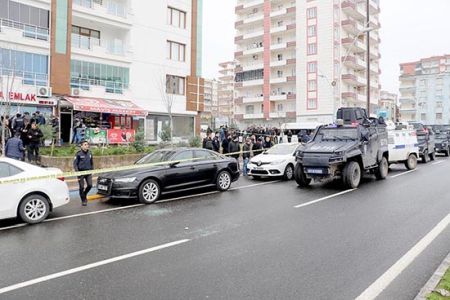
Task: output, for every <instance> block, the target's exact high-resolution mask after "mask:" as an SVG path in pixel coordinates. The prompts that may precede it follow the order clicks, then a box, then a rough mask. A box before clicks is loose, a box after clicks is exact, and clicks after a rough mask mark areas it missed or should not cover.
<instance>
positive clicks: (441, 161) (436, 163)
mask: <svg viewBox="0 0 450 300" xmlns="http://www.w3.org/2000/svg"><path fill="white" fill-rule="evenodd" d="M444 162H445V160H440V161H437V162H434V163H432V165H438V164H442V163H444Z"/></svg>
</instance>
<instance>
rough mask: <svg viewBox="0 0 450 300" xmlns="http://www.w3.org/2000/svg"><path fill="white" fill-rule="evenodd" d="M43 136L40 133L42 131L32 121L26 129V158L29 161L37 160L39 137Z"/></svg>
mask: <svg viewBox="0 0 450 300" xmlns="http://www.w3.org/2000/svg"><path fill="white" fill-rule="evenodd" d="M43 136H44V134H42V131H41V130H40V129H39V128H38V127H37V125H36V123H32V124H31V128H30V130H28V139H29V140H30V147H29V153H28V158H29V160H30V162H31V161H34V162H35V163H37V162H38V160H39V147H40V145H41V139H42V137H43Z"/></svg>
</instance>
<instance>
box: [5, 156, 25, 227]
mask: <svg viewBox="0 0 450 300" xmlns="http://www.w3.org/2000/svg"><path fill="white" fill-rule="evenodd" d="M22 172H23V170H21V169H19V168H17V167H15V166H13V165H11V164H9V163H7V162H0V180H9V179H14V178H15V177H17V175H18V174H20V173H22ZM21 184H26V183H21ZM20 191H21V189H20V186H19V183H0V195H2V197H1V199H0V219H5V218H14V217H16V213H17V205H18V203H19V201H20V200H21V199H20V196H21V195H20Z"/></svg>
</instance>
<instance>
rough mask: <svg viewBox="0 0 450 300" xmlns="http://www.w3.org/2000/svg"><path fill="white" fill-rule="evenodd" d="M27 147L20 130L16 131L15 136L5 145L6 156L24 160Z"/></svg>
mask: <svg viewBox="0 0 450 300" xmlns="http://www.w3.org/2000/svg"><path fill="white" fill-rule="evenodd" d="M24 152H25V148H24V147H23V142H22V140H21V139H20V132H16V134H15V135H14V137H12V138H10V139H9V140H8V142H7V143H6V146H5V155H6V157H9V158H12V159H16V160H23V157H24Z"/></svg>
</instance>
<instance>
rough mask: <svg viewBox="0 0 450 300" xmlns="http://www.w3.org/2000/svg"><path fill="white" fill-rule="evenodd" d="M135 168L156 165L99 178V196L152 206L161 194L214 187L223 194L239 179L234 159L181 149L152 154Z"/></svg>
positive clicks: (211, 153)
mask: <svg viewBox="0 0 450 300" xmlns="http://www.w3.org/2000/svg"><path fill="white" fill-rule="evenodd" d="M136 164H137V165H146V164H158V165H154V166H149V167H144V168H137V169H133V170H127V171H118V172H114V173H109V174H105V175H103V176H100V177H99V178H98V180H97V189H98V193H99V194H101V195H105V196H109V197H112V198H136V197H137V198H138V199H139V201H140V202H142V203H145V204H151V203H153V202H155V201H156V200H158V198H159V197H160V195H161V194H165V193H172V192H177V191H181V190H183V191H186V190H191V189H197V188H202V187H207V186H216V187H217V189H218V190H219V191H226V190H228V189H229V188H230V186H231V183H232V182H234V181H236V180H238V178H239V169H238V165H237V162H236V160H235V159H233V158H228V157H226V156H223V155H221V154H218V153H216V152H213V151H209V150H205V149H196V148H182V149H164V150H158V151H155V152H153V153H151V154H149V155H147V156H145V157H143V158H142V159H140V160H139V161H137V162H136Z"/></svg>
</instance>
